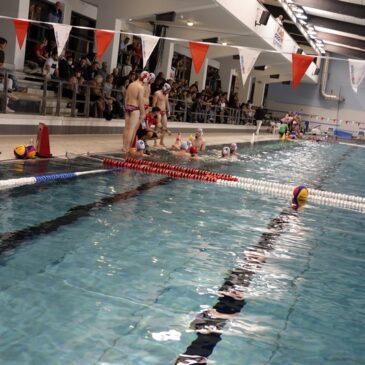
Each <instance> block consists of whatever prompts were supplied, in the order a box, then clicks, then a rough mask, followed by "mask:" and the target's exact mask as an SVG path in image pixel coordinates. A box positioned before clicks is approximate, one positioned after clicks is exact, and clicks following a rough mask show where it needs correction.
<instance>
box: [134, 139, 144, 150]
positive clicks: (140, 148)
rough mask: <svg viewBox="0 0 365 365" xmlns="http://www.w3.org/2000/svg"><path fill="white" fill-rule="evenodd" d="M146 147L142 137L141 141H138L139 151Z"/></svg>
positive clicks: (137, 147)
mask: <svg viewBox="0 0 365 365" xmlns="http://www.w3.org/2000/svg"><path fill="white" fill-rule="evenodd" d="M145 148H146V145H145V144H144V142H143V141H142V140H141V139H140V140H139V141H137V143H136V149H137V151H143V150H144V149H145Z"/></svg>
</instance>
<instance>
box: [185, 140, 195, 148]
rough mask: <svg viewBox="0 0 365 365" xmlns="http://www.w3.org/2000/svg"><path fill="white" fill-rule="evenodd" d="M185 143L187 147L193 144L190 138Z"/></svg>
mask: <svg viewBox="0 0 365 365" xmlns="http://www.w3.org/2000/svg"><path fill="white" fill-rule="evenodd" d="M186 143H187V145H188V148H189V149H190V147H191V146H192V145H193V144H192V143H191V141H190V140H187V141H186Z"/></svg>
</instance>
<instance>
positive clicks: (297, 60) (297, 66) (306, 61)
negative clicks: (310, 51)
mask: <svg viewBox="0 0 365 365" xmlns="http://www.w3.org/2000/svg"><path fill="white" fill-rule="evenodd" d="M314 58H315V56H307V55H304V54H298V53H292V68H293V88H296V87H297V86H298V85H299V83H300V80H301V79H302V78H303V76H304V74H305V72H306V71H307V69H308V67H309V65H310V64H311V62H312V61H313V60H314Z"/></svg>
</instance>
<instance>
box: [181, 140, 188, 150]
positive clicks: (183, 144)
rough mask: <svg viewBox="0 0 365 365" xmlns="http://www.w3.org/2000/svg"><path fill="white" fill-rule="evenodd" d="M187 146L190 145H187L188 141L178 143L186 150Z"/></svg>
mask: <svg viewBox="0 0 365 365" xmlns="http://www.w3.org/2000/svg"><path fill="white" fill-rule="evenodd" d="M189 148H190V147H189V145H188V142H181V145H180V149H181V150H184V151H187V150H188V149H189Z"/></svg>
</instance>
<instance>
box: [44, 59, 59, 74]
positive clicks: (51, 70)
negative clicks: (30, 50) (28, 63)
mask: <svg viewBox="0 0 365 365" xmlns="http://www.w3.org/2000/svg"><path fill="white" fill-rule="evenodd" d="M46 66H49V74H50V75H51V76H53V74H54V73H55V71H56V70H58V61H55V60H54V59H53V58H52V57H50V58H48V59H47V61H46V63H45V64H44V67H46Z"/></svg>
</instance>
